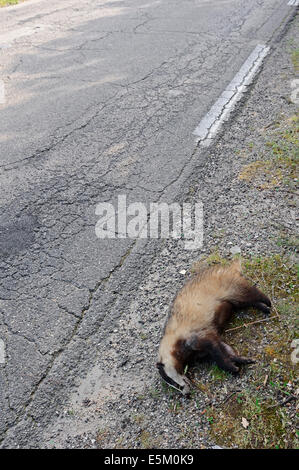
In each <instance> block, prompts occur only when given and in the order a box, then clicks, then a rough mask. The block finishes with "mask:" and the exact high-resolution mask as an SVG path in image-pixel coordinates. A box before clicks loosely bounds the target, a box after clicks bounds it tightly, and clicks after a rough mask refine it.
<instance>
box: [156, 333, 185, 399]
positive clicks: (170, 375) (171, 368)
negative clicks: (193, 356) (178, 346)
mask: <svg viewBox="0 0 299 470" xmlns="http://www.w3.org/2000/svg"><path fill="white" fill-rule="evenodd" d="M180 366H181V367H180ZM157 368H158V370H159V373H160V375H161V377H162V379H163V380H165V382H166V383H167V384H168V385H170V386H171V387H173V388H175V389H177V390H179V391H180V392H181V393H183V395H188V393H189V392H190V386H189V381H188V379H187V377H185V376H184V375H183V374H181V373H180V369H182V365H179V364H178V360H177V359H175V357H174V355H173V354H172V348H171V347H170V345H169V343H168V341H166V338H164V339H163V340H162V342H161V344H160V350H159V362H157Z"/></svg>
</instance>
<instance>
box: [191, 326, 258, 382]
mask: <svg viewBox="0 0 299 470" xmlns="http://www.w3.org/2000/svg"><path fill="white" fill-rule="evenodd" d="M187 346H188V347H190V348H191V349H192V350H193V351H196V352H200V353H201V354H203V353H206V354H208V355H209V356H210V357H211V359H212V360H213V361H215V362H216V364H217V366H218V367H220V369H223V370H225V371H228V372H231V373H233V374H236V373H238V372H239V367H238V365H241V364H252V363H253V362H254V361H253V360H252V359H249V358H245V357H241V356H237V355H236V353H235V352H234V350H233V349H232V348H231V347H230V346H229V345H228V344H226V343H224V342H222V341H221V340H220V338H219V336H218V335H217V334H216V333H214V332H213V333H209V334H208V335H206V336H205V337H204V338H202V337H201V338H200V337H198V336H197V335H192V336H191V337H190V338H189V339H188V340H187Z"/></svg>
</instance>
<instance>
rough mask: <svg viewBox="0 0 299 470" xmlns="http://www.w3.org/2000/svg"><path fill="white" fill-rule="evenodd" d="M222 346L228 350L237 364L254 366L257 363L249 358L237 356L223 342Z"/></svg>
mask: <svg viewBox="0 0 299 470" xmlns="http://www.w3.org/2000/svg"><path fill="white" fill-rule="evenodd" d="M221 346H222V347H223V348H224V349H225V350H226V352H227V353H228V355H229V356H230V358H231V360H232V361H233V362H234V363H235V364H254V362H255V361H254V360H253V359H251V358H249V357H243V356H237V354H236V353H235V351H234V350H233V348H232V347H231V346H229V345H228V344H226V343H224V342H223V341H221Z"/></svg>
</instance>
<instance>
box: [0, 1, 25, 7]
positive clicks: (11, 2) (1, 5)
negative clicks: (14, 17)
mask: <svg viewBox="0 0 299 470" xmlns="http://www.w3.org/2000/svg"><path fill="white" fill-rule="evenodd" d="M22 1H24V0H22ZM18 3H20V0H0V7H6V6H8V5H17V4H18Z"/></svg>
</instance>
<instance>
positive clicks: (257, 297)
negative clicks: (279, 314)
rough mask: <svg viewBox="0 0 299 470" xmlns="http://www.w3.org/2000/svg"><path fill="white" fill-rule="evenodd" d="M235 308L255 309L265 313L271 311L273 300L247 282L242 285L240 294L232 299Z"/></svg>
mask: <svg viewBox="0 0 299 470" xmlns="http://www.w3.org/2000/svg"><path fill="white" fill-rule="evenodd" d="M230 301H231V303H232V304H233V305H234V307H236V308H238V309H243V308H248V307H253V308H256V309H258V310H260V311H261V312H263V313H267V314H269V313H270V311H271V300H270V299H269V297H267V296H266V295H265V294H264V293H263V292H261V291H260V290H259V289H258V288H257V287H255V286H251V285H250V284H249V283H248V282H247V281H245V283H244V284H241V286H240V291H239V293H238V294H237V295H236V296H235V298H232V299H230Z"/></svg>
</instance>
